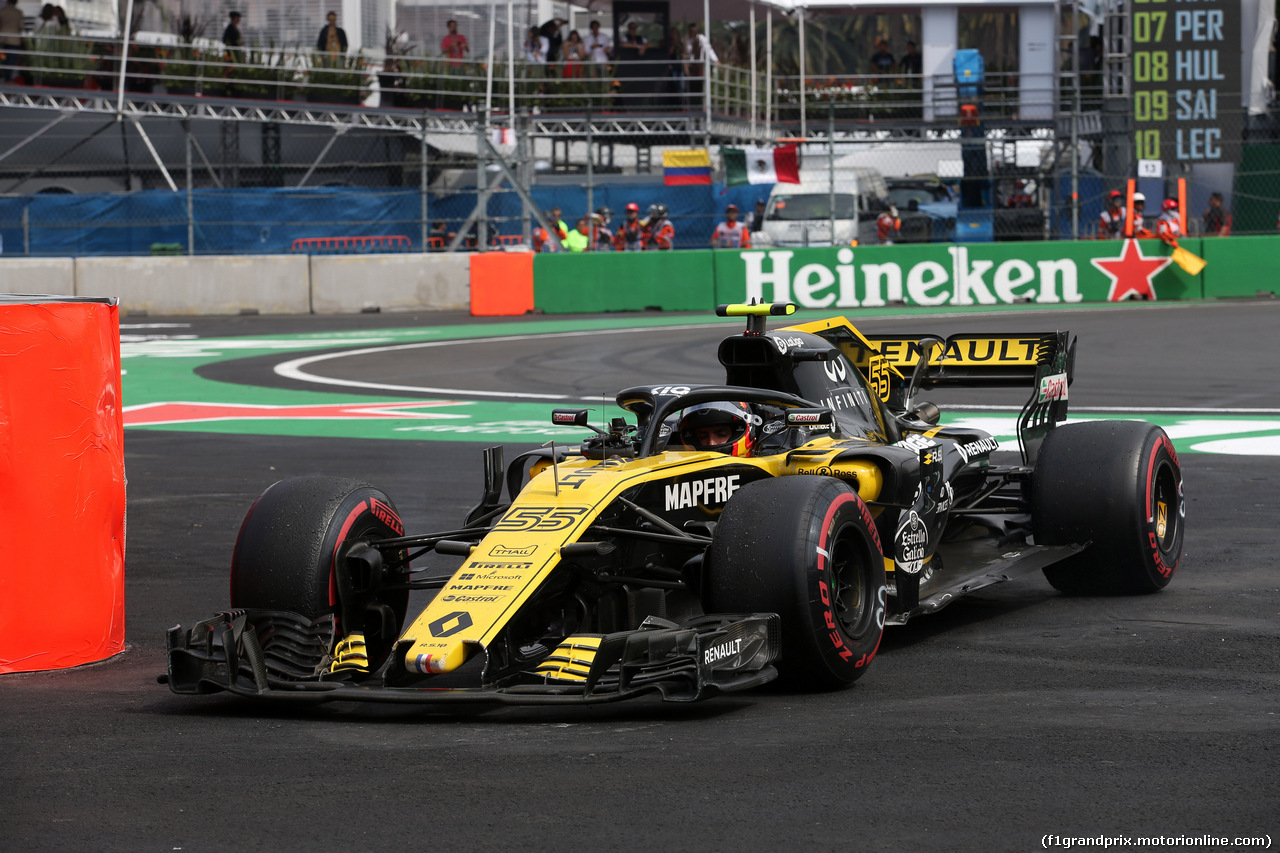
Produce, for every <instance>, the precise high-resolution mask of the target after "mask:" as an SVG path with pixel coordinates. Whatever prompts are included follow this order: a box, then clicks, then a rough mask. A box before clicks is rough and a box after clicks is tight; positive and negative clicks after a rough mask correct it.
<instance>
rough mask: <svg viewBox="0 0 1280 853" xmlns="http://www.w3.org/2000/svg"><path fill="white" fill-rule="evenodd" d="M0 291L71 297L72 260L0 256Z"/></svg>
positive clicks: (73, 269) (74, 288)
mask: <svg viewBox="0 0 1280 853" xmlns="http://www.w3.org/2000/svg"><path fill="white" fill-rule="evenodd" d="M0 293H47V294H51V295H53V296H75V294H76V270H75V259H74V258H0Z"/></svg>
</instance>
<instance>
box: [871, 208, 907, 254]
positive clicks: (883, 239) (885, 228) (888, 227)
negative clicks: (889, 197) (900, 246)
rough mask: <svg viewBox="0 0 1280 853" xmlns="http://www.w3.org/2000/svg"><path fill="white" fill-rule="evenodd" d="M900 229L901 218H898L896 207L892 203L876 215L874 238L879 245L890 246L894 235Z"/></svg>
mask: <svg viewBox="0 0 1280 853" xmlns="http://www.w3.org/2000/svg"><path fill="white" fill-rule="evenodd" d="M901 229H902V220H901V219H899V218H898V208H897V207H895V206H894V205H892V204H891V205H889V209H888V210H886V211H884V212H883V213H881V214H880V215H879V216H877V217H876V239H877V240H878V241H879V242H880V245H881V246H892V245H893V238H894V235H896V234H897V233H898V231H900V230H901Z"/></svg>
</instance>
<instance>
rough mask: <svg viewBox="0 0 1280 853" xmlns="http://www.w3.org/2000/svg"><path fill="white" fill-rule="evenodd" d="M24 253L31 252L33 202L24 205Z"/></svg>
mask: <svg viewBox="0 0 1280 853" xmlns="http://www.w3.org/2000/svg"><path fill="white" fill-rule="evenodd" d="M22 254H24V255H29V254H31V202H27V203H26V204H24V205H23V206H22Z"/></svg>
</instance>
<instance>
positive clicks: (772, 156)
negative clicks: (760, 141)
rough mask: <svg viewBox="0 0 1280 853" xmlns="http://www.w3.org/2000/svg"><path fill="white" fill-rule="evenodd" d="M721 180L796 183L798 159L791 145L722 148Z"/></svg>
mask: <svg viewBox="0 0 1280 853" xmlns="http://www.w3.org/2000/svg"><path fill="white" fill-rule="evenodd" d="M720 156H721V157H723V158H724V182H725V184H726V185H727V186H731V187H736V186H738V185H740V184H798V183H800V160H799V158H798V157H797V156H796V147H795V146H794V145H784V146H782V147H781V148H721V149H720Z"/></svg>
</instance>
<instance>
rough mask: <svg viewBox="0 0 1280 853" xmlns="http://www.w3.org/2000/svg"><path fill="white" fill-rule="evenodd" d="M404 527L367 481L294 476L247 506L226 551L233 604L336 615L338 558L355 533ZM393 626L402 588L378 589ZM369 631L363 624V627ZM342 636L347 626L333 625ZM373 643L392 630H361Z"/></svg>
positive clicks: (363, 535) (386, 533)
mask: <svg viewBox="0 0 1280 853" xmlns="http://www.w3.org/2000/svg"><path fill="white" fill-rule="evenodd" d="M403 534H404V524H403V523H402V522H401V520H400V515H399V512H398V511H397V510H396V507H395V504H394V503H392V501H391V498H389V497H387V495H386V493H384V492H383V491H382V490H380V489H377V488H375V487H373V486H371V485H369V484H368V483H362V482H359V481H357V480H348V479H344V478H340V477H324V476H315V477H296V478H293V479H290V480H281V481H280V482H278V483H276V484H274V485H272V486H270V487H269V488H268V489H267V490H266V491H265V492H263V493H262V494H261V495H260V496H259V497H258V499H257V501H255V502H254V504H253V506H252V507H251V508H250V509H249V512H248V514H247V515H246V516H245V519H244V522H243V524H241V526H240V534H239V536H238V537H237V538H236V547H235V551H234V553H233V555H232V558H231V606H232V607H236V608H261V609H268V610H287V611H290V612H293V613H298V614H301V615H302V616H306V617H308V618H310V619H314V618H316V617H318V616H322V615H324V614H326V613H333V614H338V612H339V607H338V591H337V590H338V584H337V579H336V571H337V559H338V556H339V554H340V552H341V551H342V548H343V546H344V545H346V544H347V543H348V542H351V541H354V540H358V539H368V538H370V537H376V538H381V539H386V538H390V537H394V536H402V535H403ZM376 602H377V603H380V604H385V605H387V606H388V607H390V609H391V611H392V613H393V614H394V617H395V620H394V621H395V631H396V632H397V633H398V632H399V630H400V627H401V626H402V625H403V624H404V618H405V612H406V611H407V609H408V605H409V593H408V591H407V590H392V591H386V592H382V593H380V594H379V595H378V596H377V599H376ZM361 627H362V628H363V629H365V630H368V626H361ZM338 630H339V635H340V636H342V635H345V633H346V631H347V630H350V627H349V626H345V625H341V624H339V625H338ZM366 639H367V641H368V642H369V643H370V653H371V655H370V656H371V662H372V657H373V649H374V647H375V646H385V647H387V648H389V646H390V644H391V643H392V642H393V641H394V640H395V637H380V636H379V637H366Z"/></svg>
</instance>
